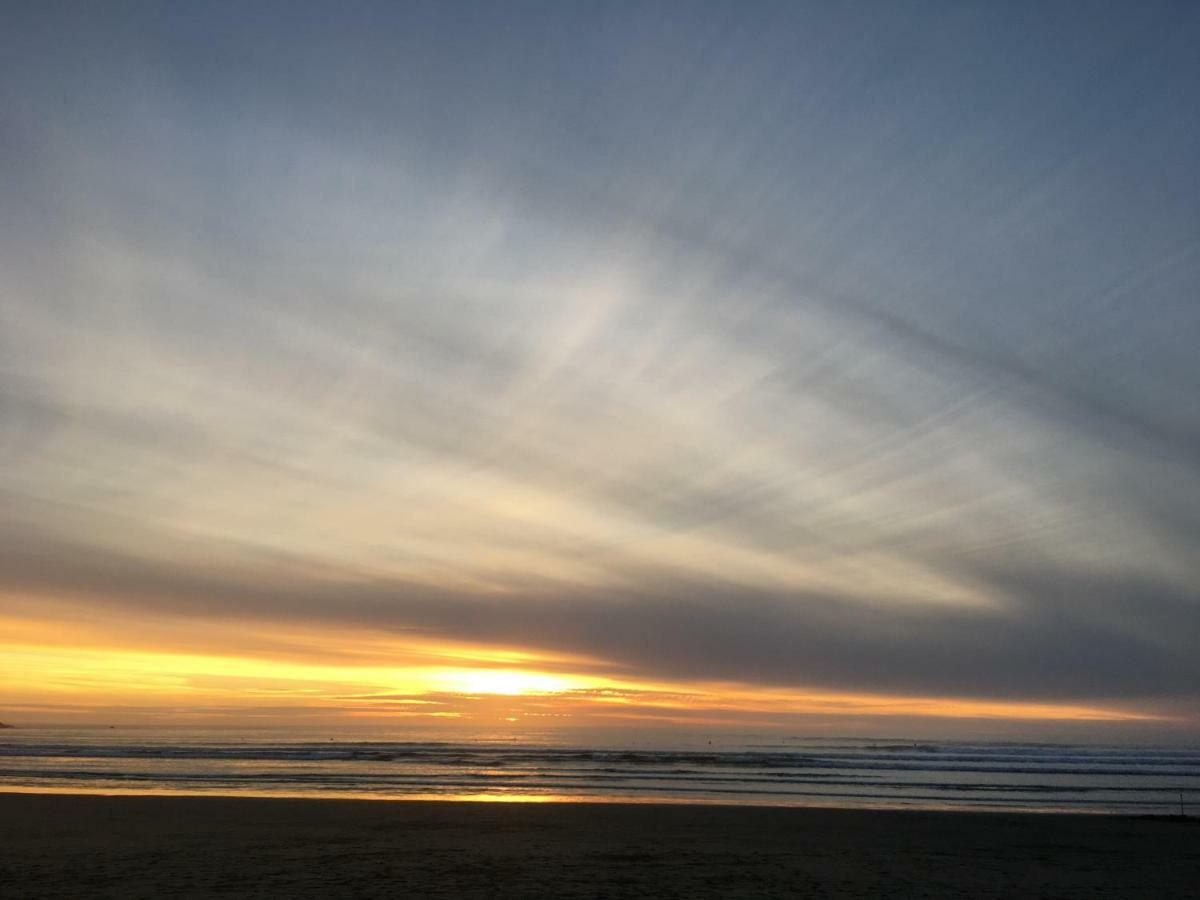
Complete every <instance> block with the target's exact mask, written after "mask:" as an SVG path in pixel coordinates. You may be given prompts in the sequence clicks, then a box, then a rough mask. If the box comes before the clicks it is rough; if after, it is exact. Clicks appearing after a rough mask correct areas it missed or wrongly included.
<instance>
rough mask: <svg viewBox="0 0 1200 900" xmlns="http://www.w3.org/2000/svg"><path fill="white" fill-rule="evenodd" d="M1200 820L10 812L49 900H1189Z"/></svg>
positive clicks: (525, 811)
mask: <svg viewBox="0 0 1200 900" xmlns="http://www.w3.org/2000/svg"><path fill="white" fill-rule="evenodd" d="M1197 884H1200V820H1198V819H1189V820H1171V819H1169V818H1166V817H1163V818H1132V817H1116V816H1058V815H1016V814H1011V815H1010V814H979V813H937V812H879V811H865V810H826V809H782V808H753V807H732V806H729V807H721V806H694V805H649V804H646V805H622V804H514V803H466V802H454V803H446V802H418V801H395V802H391V801H383V802H375V801H344V800H288V799H256V798H227V797H103V796H67V795H35V794H0V893H3V894H4V895H5V896H12V897H22V898H39V897H84V896H86V897H122V898H126V897H166V896H173V897H301V896H312V897H527V898H534V897H589V898H591V897H595V898H599V897H605V898H618V897H689V898H690V897H932V898H938V897H1014V896H1021V897H1180V896H1186V895H1188V894H1189V893H1190V892H1192V891H1194V890H1195V888H1196V885H1197Z"/></svg>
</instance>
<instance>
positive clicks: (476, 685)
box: [438, 669, 588, 697]
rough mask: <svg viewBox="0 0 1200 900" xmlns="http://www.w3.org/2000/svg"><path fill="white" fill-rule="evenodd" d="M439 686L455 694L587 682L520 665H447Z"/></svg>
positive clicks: (548, 689)
mask: <svg viewBox="0 0 1200 900" xmlns="http://www.w3.org/2000/svg"><path fill="white" fill-rule="evenodd" d="M438 680H439V681H440V682H441V685H440V686H441V688H442V689H443V690H446V691H451V692H453V693H456V694H501V695H504V696H509V697H516V696H519V695H521V694H554V693H558V692H560V691H569V690H573V689H577V688H581V687H587V686H588V680H587V679H583V678H578V677H576V676H571V675H552V674H550V673H547V672H523V671H521V670H520V669H450V670H445V671H443V672H442V673H440V677H439V678H438Z"/></svg>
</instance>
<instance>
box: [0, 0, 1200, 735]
mask: <svg viewBox="0 0 1200 900" xmlns="http://www.w3.org/2000/svg"><path fill="white" fill-rule="evenodd" d="M1197 46H1200V9H1198V8H1197V7H1196V5H1195V4H1191V3H1179V4H1170V3H1157V2H1145V3H1136V4H1134V3H1086V4H1078V3H1061V4H1046V3H1020V2H1013V3H970V2H953V3H951V2H943V3H936V2H935V3H911V2H894V3H846V4H827V3H800V2H795V3H781V4H766V3H728V4H704V3H679V4H659V3H638V4H623V3H615V2H614V3H597V4H574V3H546V4H537V3H523V2H511V3H481V4H468V3H453V2H443V3H429V4H424V3H416V2H414V3H401V4H397V3H359V2H345V3H337V4H320V3H303V2H287V3H283V2H280V3H267V2H249V3H201V4H196V3H169V2H155V3H126V2H112V3H105V4H91V3H73V4H59V3H53V2H37V3H32V2H31V3H8V4H5V5H4V9H3V12H0V719H3V720H5V721H11V722H14V723H18V724H20V723H29V722H33V723H48V722H74V723H107V722H122V723H126V722H130V723H175V724H178V723H185V724H221V723H225V724H228V723H230V722H247V721H252V722H258V723H267V724H276V725H297V724H312V723H320V724H323V725H324V724H328V723H340V724H343V725H345V724H370V725H371V726H372V727H386V728H394V729H397V730H403V729H416V728H426V727H438V728H447V729H455V728H457V729H483V728H487V729H494V728H503V727H506V726H507V725H512V726H513V727H522V728H529V729H539V728H544V729H563V728H574V727H593V728H599V729H608V730H609V731H613V730H618V731H619V730H620V729H622V728H636V727H662V728H677V729H692V730H696V729H699V730H711V731H718V730H730V731H743V732H744V731H756V730H784V731H787V732H788V733H837V734H848V733H861V734H908V733H911V734H929V735H935V734H937V735H953V734H975V733H988V734H1001V735H1009V734H1021V735H1034V736H1047V737H1056V736H1063V735H1070V736H1079V735H1083V736H1088V737H1102V738H1104V739H1112V740H1119V739H1125V738H1130V739H1133V738H1135V737H1145V736H1153V737H1155V738H1156V739H1180V740H1190V741H1194V740H1196V739H1197V738H1198V737H1200V353H1198V352H1197V349H1196V348H1197V343H1198V338H1200V174H1198V173H1200V166H1198V165H1197V160H1200V118H1198V117H1197V116H1196V109H1197V108H1198V105H1200V55H1197V53H1196V47H1197Z"/></svg>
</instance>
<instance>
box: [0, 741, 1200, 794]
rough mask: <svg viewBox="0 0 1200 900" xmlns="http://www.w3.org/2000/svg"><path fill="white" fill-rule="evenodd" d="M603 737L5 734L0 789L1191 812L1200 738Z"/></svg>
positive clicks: (1199, 781)
mask: <svg viewBox="0 0 1200 900" xmlns="http://www.w3.org/2000/svg"><path fill="white" fill-rule="evenodd" d="M389 738H391V739H389ZM596 743H599V742H592V744H584V743H579V742H571V741H569V740H565V739H561V738H552V737H547V736H541V737H525V738H520V739H514V738H497V737H479V738H474V739H470V740H454V741H445V740H395V739H394V735H362V734H337V735H332V736H330V735H326V734H319V733H311V734H302V735H301V734H297V733H294V732H281V731H252V730H241V731H232V730H229V731H203V732H198V731H185V730H180V729H162V730H151V729H141V728H129V729H19V730H17V729H13V730H6V731H4V732H2V733H0V790H27V791H28V790H32V791H70V792H89V793H95V792H99V793H155V794H179V793H186V794H222V795H255V796H263V795H268V796H306V797H370V798H378V799H388V798H412V799H416V798H423V799H431V798H438V799H477V800H526V801H538V800H590V801H597V800H598V801H626V802H627V801H644V802H699V803H738V804H766V805H780V806H841V807H868V808H870V807H875V808H902V807H907V808H924V809H976V810H1025V811H1056V812H1103V813H1157V814H1164V813H1177V812H1178V811H1179V804H1180V797H1181V795H1182V798H1183V802H1184V804H1185V807H1187V806H1188V805H1191V804H1194V806H1193V807H1192V810H1191V811H1192V812H1197V811H1200V748H1190V749H1189V748H1170V747H1129V746H1102V745H1079V744H1046V743H1009V742H954V741H917V742H914V741H907V740H865V739H861V738H779V737H755V736H752V735H749V736H738V737H736V738H729V737H725V738H722V739H720V740H717V741H715V742H712V741H710V740H705V739H695V740H689V739H686V738H676V739H668V740H661V739H659V740H653V741H644V740H638V741H626V742H621V741H620V740H619V739H611V740H609V741H605V742H603V744H604V745H602V746H597V745H594V744H596ZM714 744H715V745H714Z"/></svg>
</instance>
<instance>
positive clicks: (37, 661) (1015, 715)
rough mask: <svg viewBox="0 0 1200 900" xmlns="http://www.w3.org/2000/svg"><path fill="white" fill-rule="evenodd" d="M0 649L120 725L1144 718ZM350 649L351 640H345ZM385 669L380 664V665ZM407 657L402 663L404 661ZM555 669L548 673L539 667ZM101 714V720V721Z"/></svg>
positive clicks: (702, 685)
mask: <svg viewBox="0 0 1200 900" xmlns="http://www.w3.org/2000/svg"><path fill="white" fill-rule="evenodd" d="M10 625H11V627H10V628H9V629H7V634H8V635H10V636H14V637H15V636H19V638H20V639H19V640H17V641H13V640H12V639H11V637H9V638H6V639H5V640H4V641H3V643H0V679H3V681H4V683H5V684H6V685H7V690H8V703H9V705H10V706H12V707H13V708H17V709H21V710H24V711H25V714H26V715H30V716H36V717H60V718H61V717H66V718H75V717H78V716H86V717H89V718H95V716H96V715H101V716H105V717H108V718H109V719H111V720H113V721H118V722H129V721H140V720H143V719H145V718H147V717H149V718H150V719H152V720H153V719H155V718H166V719H170V720H174V721H180V722H186V721H204V720H211V719H218V720H231V721H245V720H246V719H247V717H249V719H250V720H256V721H264V722H269V721H314V720H317V721H324V722H333V721H336V720H338V719H342V720H344V721H348V722H361V721H363V720H364V719H369V720H372V721H375V722H377V723H386V722H387V721H389V720H395V721H397V722H408V723H423V724H424V725H426V726H430V727H452V726H464V727H468V726H490V725H494V724H496V723H498V722H506V723H521V724H524V725H530V724H539V725H545V724H548V723H553V724H556V725H559V726H562V725H575V726H580V727H587V726H593V725H599V724H603V723H610V724H617V723H626V724H629V723H637V722H640V723H643V724H654V723H660V724H676V725H692V726H696V727H714V726H718V727H719V726H736V725H738V724H742V725H745V724H748V723H754V724H757V725H760V726H778V725H784V724H786V723H788V722H789V721H792V722H794V721H798V720H800V719H802V718H803V717H826V716H832V717H835V718H837V717H882V718H885V719H887V718H895V717H918V718H961V719H1012V720H1023V721H1109V722H1119V721H1137V720H1152V719H1154V718H1155V717H1154V716H1151V715H1147V714H1144V713H1137V712H1133V711H1128V710H1121V709H1115V708H1108V707H1101V706H1088V705H1081V704H1052V703H1022V702H996V701H985V700H976V701H972V700H964V699H961V698H955V699H951V698H936V697H912V696H888V695H882V694H871V693H850V692H832V691H800V690H795V689H782V688H772V687H767V686H762V685H749V684H737V683H729V682H724V683H709V682H674V683H673V682H666V681H661V680H654V681H643V680H638V679H630V678H628V677H617V676H615V675H612V674H604V673H603V669H604V666H603V664H602V663H601V662H598V661H595V660H586V661H585V660H577V661H576V664H577V665H578V664H580V663H583V664H585V665H587V666H588V667H589V670H590V671H587V672H571V671H570V670H569V668H564V666H565V665H569V663H570V661H569V660H563V659H561V658H559V659H555V658H553V657H548V658H543V659H540V660H539V657H538V655H537V654H536V653H532V652H528V651H520V650H515V649H512V648H486V647H482V648H471V647H467V646H464V645H461V644H447V645H444V646H438V645H437V644H434V643H429V642H424V643H422V642H415V643H411V644H409V645H405V644H403V643H399V642H390V643H387V644H380V643H378V642H375V643H374V644H372V642H371V640H370V639H369V638H368V637H367V636H362V644H363V647H362V648H361V649H362V651H363V652H364V654H368V658H369V659H370V660H371V662H369V663H365V662H364V663H355V664H350V663H347V664H328V663H318V662H300V661H296V660H288V659H282V658H272V657H271V656H256V655H237V656H231V655H227V654H212V653H201V652H188V651H184V650H182V649H180V650H176V651H173V652H162V651H151V650H144V649H137V648H132V647H121V646H95V645H85V646H78V645H72V644H70V643H56V642H54V639H55V638H56V637H57V638H59V639H61V638H62V635H53V634H43V635H42V640H41V641H33V640H31V638H32V637H33V634H32V631H33V629H32V628H30V627H29V626H28V625H24V626H22V625H21V623H19V622H13V623H10ZM347 639H352V638H350V637H348V638H347ZM389 655H390V656H391V657H392V658H394V660H395V663H394V664H392V665H381V664H379V663H378V660H379V659H380V658H382V657H385V656H389ZM405 660H408V662H407V663H406V662H405ZM539 662H540V664H541V665H543V666H544V665H551V666H554V669H553V670H548V669H544V668H539ZM98 711H99V712H98Z"/></svg>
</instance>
